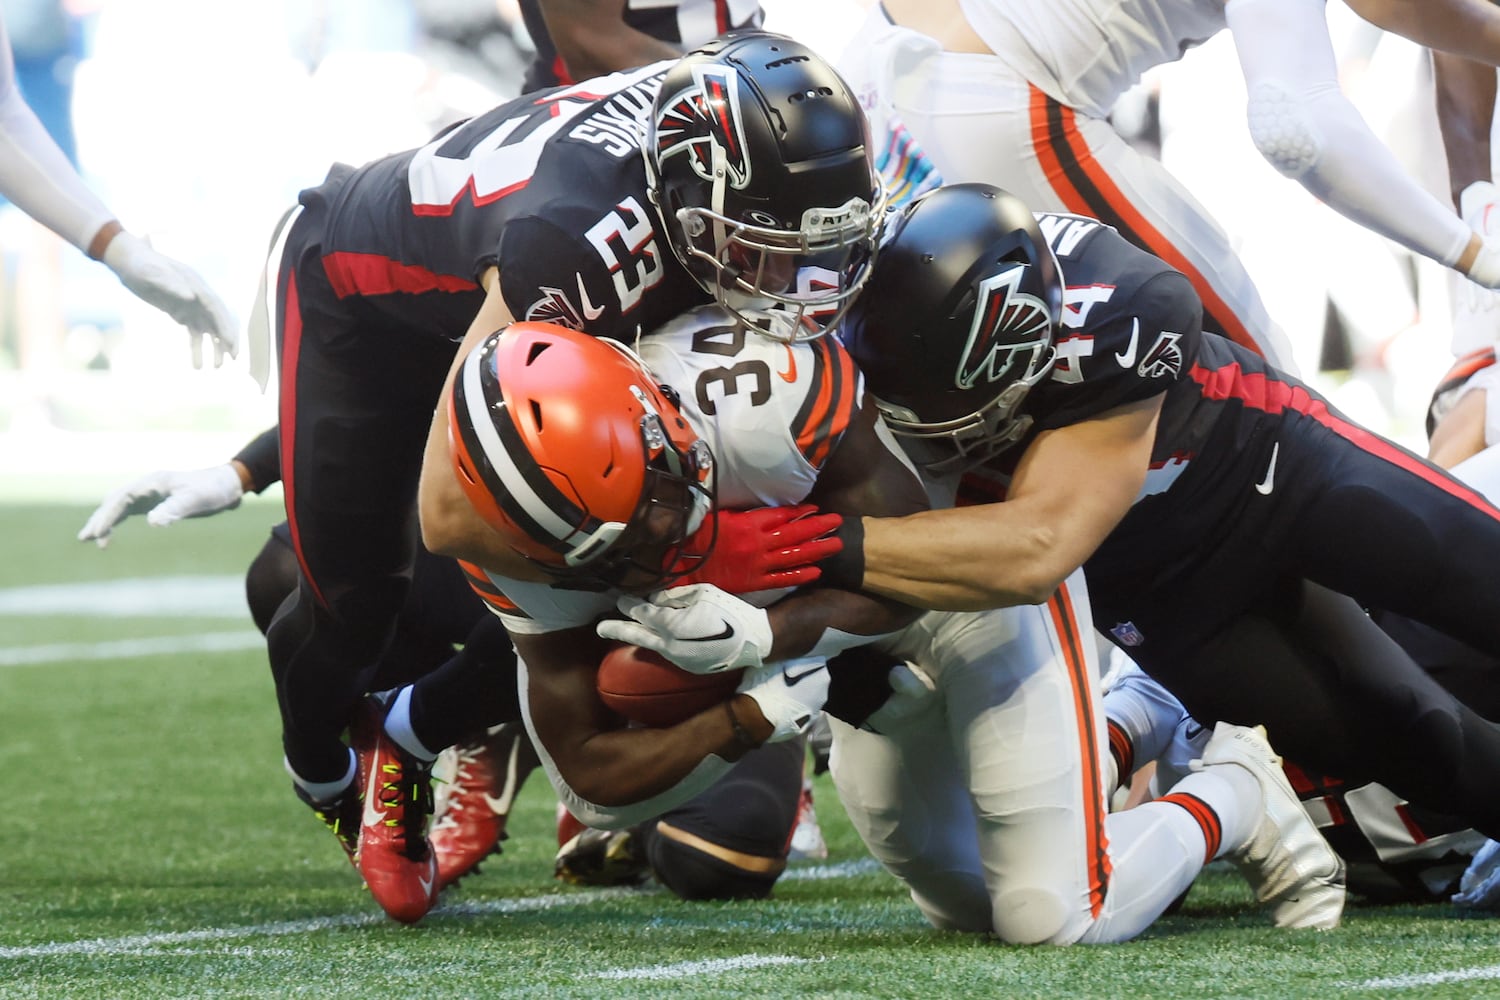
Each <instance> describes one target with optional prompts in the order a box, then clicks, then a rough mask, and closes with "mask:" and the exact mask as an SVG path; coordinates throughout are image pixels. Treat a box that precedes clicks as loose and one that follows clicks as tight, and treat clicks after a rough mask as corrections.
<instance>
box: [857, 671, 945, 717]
mask: <svg viewBox="0 0 1500 1000" xmlns="http://www.w3.org/2000/svg"><path fill="white" fill-rule="evenodd" d="M886 680H887V682H888V683H889V684H890V686H891V696H890V697H889V698H887V699H886V700H885V703H884V704H883V705H881V706H880V707H879V708H877V709H876V710H875V711H873V712H871V713H870V715H869V718H867V719H865V724H864V725H863V726H861V727H860V728H861V729H868V730H870V732H872V733H889V732H891V731H892V729H894V728H899V727H900V725H901V724H902V723H903V722H905V721H906V720H907V719H910V718H911V717H912V716H914V715H917V714H919V713H920V712H922V711H923V710H924V709H926V708H927V706H928V705H931V704H932V703H933V702H934V701H936V700H937V696H938V694H937V685H936V684H934V683H933V681H932V678H931V677H929V676H927V673H926V672H925V671H924V670H922V668H921V667H919V666H917V665H916V664H914V663H898V664H896V665H895V666H894V667H892V668H891V670H890V673H888V674H887V675H886Z"/></svg>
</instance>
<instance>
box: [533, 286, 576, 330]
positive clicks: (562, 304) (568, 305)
mask: <svg viewBox="0 0 1500 1000" xmlns="http://www.w3.org/2000/svg"><path fill="white" fill-rule="evenodd" d="M579 287H580V288H582V287H583V282H582V280H580V281H579ZM591 318H592V317H591ZM526 319H527V320H529V321H532V322H536V323H556V324H557V325H558V326H565V327H567V328H568V329H570V330H582V329H583V316H582V315H580V314H579V312H578V307H577V306H575V305H573V300H572V299H569V298H568V296H567V295H566V294H565V293H564V292H563V291H562V289H560V288H547V287H543V288H542V297H541V298H539V299H537V300H536V301H535V302H533V303H532V304H531V305H530V306H528V307H527V308H526Z"/></svg>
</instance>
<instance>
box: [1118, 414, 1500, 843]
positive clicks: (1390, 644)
mask: <svg viewBox="0 0 1500 1000" xmlns="http://www.w3.org/2000/svg"><path fill="white" fill-rule="evenodd" d="M1260 444H1261V446H1260V448H1259V449H1258V450H1259V452H1260V458H1259V460H1258V461H1254V462H1252V463H1251V468H1252V469H1253V470H1254V472H1253V473H1251V474H1249V475H1247V476H1246V479H1245V482H1244V483H1243V484H1242V487H1243V489H1242V492H1243V495H1244V496H1245V497H1246V498H1247V499H1248V502H1246V503H1244V504H1242V506H1241V507H1240V509H1239V510H1238V511H1237V517H1236V519H1235V521H1234V523H1232V524H1229V525H1226V526H1225V528H1224V529H1223V530H1224V535H1223V537H1222V538H1220V539H1219V540H1218V541H1217V543H1216V544H1213V545H1205V546H1204V547H1203V551H1202V553H1201V554H1200V555H1199V556H1198V557H1197V558H1196V559H1195V560H1194V563H1193V565H1192V568H1191V570H1190V571H1189V572H1187V573H1179V574H1177V575H1176V576H1175V577H1174V579H1173V582H1172V584H1171V585H1170V586H1167V587H1162V588H1158V589H1156V590H1154V591H1152V592H1150V593H1149V594H1145V595H1144V596H1143V595H1140V594H1129V593H1126V592H1124V591H1123V590H1122V589H1121V588H1119V587H1118V581H1113V582H1112V581H1101V585H1100V586H1098V587H1095V586H1094V583H1095V581H1094V580H1093V578H1092V577H1091V579H1090V587H1091V595H1093V596H1094V597H1095V601H1094V608H1095V614H1096V623H1098V624H1099V625H1100V627H1101V629H1102V630H1104V631H1105V632H1106V633H1107V632H1109V631H1110V628H1111V626H1112V625H1113V624H1115V623H1117V622H1119V621H1122V620H1127V619H1129V620H1132V621H1133V622H1134V624H1135V625H1136V626H1137V628H1138V629H1139V630H1140V632H1141V633H1142V634H1143V635H1144V636H1145V641H1144V642H1143V643H1142V644H1141V645H1140V646H1139V647H1137V648H1132V649H1129V650H1128V651H1129V652H1131V653H1132V655H1133V656H1135V658H1136V659H1137V662H1139V663H1140V664H1141V666H1142V667H1143V668H1144V669H1146V670H1147V671H1148V672H1149V673H1151V674H1152V675H1153V676H1154V677H1156V678H1157V679H1158V680H1160V681H1161V682H1162V683H1163V684H1164V685H1166V686H1167V687H1168V688H1169V689H1171V690H1172V692H1173V693H1174V694H1176V695H1177V696H1178V697H1179V698H1180V699H1181V700H1182V702H1183V704H1184V705H1185V706H1186V707H1187V708H1188V710H1189V711H1190V712H1191V713H1192V714H1193V715H1194V716H1195V717H1197V718H1198V719H1199V720H1200V721H1202V722H1205V723H1212V722H1213V721H1216V720H1220V719H1227V720H1229V721H1233V722H1239V723H1244V724H1254V723H1264V724H1265V726H1266V728H1267V730H1268V732H1269V734H1270V736H1271V739H1272V742H1273V744H1274V745H1275V746H1276V748H1277V750H1278V751H1279V752H1281V753H1282V754H1284V755H1285V756H1286V757H1288V758H1289V759H1292V760H1295V761H1297V762H1298V763H1299V764H1303V765H1306V766H1308V767H1311V768H1313V769H1315V770H1317V771H1321V772H1322V773H1325V774H1335V775H1338V776H1340V777H1341V778H1344V779H1345V780H1350V781H1362V780H1372V781H1378V782H1380V783H1381V784H1384V785H1386V786H1387V787H1389V788H1391V789H1392V790H1393V791H1395V792H1396V793H1397V794H1399V795H1402V796H1403V797H1405V798H1407V799H1409V800H1410V801H1412V802H1416V803H1418V804H1420V805H1422V806H1424V807H1426V808H1428V809H1432V810H1434V811H1437V812H1442V813H1448V814H1452V815H1456V816H1461V817H1464V818H1465V819H1466V820H1467V821H1468V822H1470V823H1471V824H1472V825H1473V826H1475V827H1476V828H1478V829H1479V830H1481V831H1483V832H1484V833H1485V834H1487V835H1488V836H1491V837H1496V836H1500V797H1497V796H1496V795H1495V794H1494V791H1495V789H1497V788H1500V732H1497V730H1496V728H1495V727H1494V726H1493V725H1491V724H1490V723H1489V722H1487V721H1486V720H1485V718H1484V716H1485V715H1490V716H1491V717H1496V718H1500V715H1497V714H1496V709H1497V707H1500V670H1497V669H1496V667H1497V666H1500V514H1497V512H1496V511H1495V509H1494V508H1493V507H1491V506H1490V505H1489V504H1488V503H1486V502H1484V501H1483V499H1482V498H1480V497H1479V496H1478V495H1477V494H1475V493H1474V492H1473V491H1472V490H1471V489H1469V488H1468V487H1466V486H1464V485H1463V484H1461V483H1458V482H1457V481H1456V480H1454V479H1452V477H1450V476H1448V475H1447V474H1446V473H1444V472H1442V471H1441V470H1439V469H1437V468H1436V467H1435V466H1431V465H1430V464H1428V463H1426V462H1425V461H1423V460H1422V459H1420V458H1418V457H1417V456H1414V455H1412V454H1410V453H1409V452H1406V451H1404V450H1402V449H1399V448H1397V447H1396V446H1395V445H1392V444H1390V443H1389V442H1386V441H1383V440H1381V439H1379V438H1378V437H1376V436H1375V435H1370V434H1368V433H1363V432H1360V431H1359V430H1358V429H1357V428H1353V427H1351V426H1350V425H1347V424H1344V423H1342V422H1341V421H1340V419H1339V418H1337V415H1336V414H1335V415H1332V416H1325V417H1323V418H1322V419H1314V418H1312V417H1308V416H1303V415H1293V416H1289V417H1287V418H1286V419H1285V420H1284V421H1283V422H1282V424H1281V426H1280V428H1279V429H1278V432H1277V434H1276V435H1275V438H1274V442H1273V441H1263V442H1261V443H1260ZM1273 446H1274V447H1276V448H1277V449H1278V451H1277V454H1278V461H1277V464H1276V467H1275V476H1274V481H1273V483H1272V490H1271V492H1270V493H1264V492H1263V491H1261V492H1260V494H1259V495H1257V494H1256V493H1252V492H1251V491H1252V490H1253V489H1255V484H1256V481H1257V479H1258V478H1259V477H1260V476H1261V475H1262V473H1263V472H1264V470H1266V469H1267V467H1268V463H1267V459H1268V457H1269V453H1270V452H1271V449H1272V447H1273ZM1265 475H1266V477H1267V479H1269V478H1270V476H1269V473H1268V472H1266V473H1265ZM1260 481H1261V482H1262V483H1264V482H1265V481H1266V480H1264V479H1262V480H1260ZM1231 487H1232V488H1238V487H1234V486H1233V484H1231ZM1166 527H1168V528H1169V527H1170V526H1166ZM1346 595H1347V596H1346ZM1367 608H1377V609H1381V610H1383V611H1388V612H1394V613H1396V614H1399V615H1403V616H1406V617H1408V618H1411V619H1414V620H1416V621H1418V622H1422V623H1424V624H1426V625H1428V626H1431V627H1432V628H1435V629H1438V630H1439V631H1441V632H1442V633H1444V634H1446V635H1449V636H1452V637H1455V638H1458V639H1461V640H1463V641H1465V642H1467V643H1469V644H1470V645H1472V646H1473V647H1475V648H1476V649H1477V650H1478V651H1479V652H1480V653H1481V654H1483V655H1484V656H1485V657H1487V658H1488V659H1489V662H1490V665H1489V667H1488V669H1481V670H1479V671H1477V672H1475V671H1472V670H1471V671H1470V672H1468V673H1467V674H1466V675H1465V676H1464V677H1463V678H1462V680H1461V683H1456V684H1455V687H1456V688H1457V689H1458V690H1460V691H1465V692H1469V693H1470V694H1471V696H1472V697H1473V700H1474V703H1473V704H1472V705H1471V704H1465V703H1464V702H1461V701H1460V700H1459V698H1458V697H1456V696H1455V695H1454V694H1453V693H1450V691H1449V690H1447V689H1445V688H1444V687H1443V685H1442V684H1441V683H1439V681H1438V680H1437V679H1435V678H1434V677H1433V676H1431V675H1429V674H1428V673H1427V672H1426V671H1424V670H1423V669H1422V668H1421V667H1420V666H1418V664H1417V663H1416V661H1415V660H1414V659H1413V658H1412V657H1411V656H1410V655H1409V654H1408V653H1406V652H1405V651H1404V650H1402V648H1401V647H1400V646H1399V645H1398V644H1397V643H1396V642H1395V641H1394V640H1392V639H1391V638H1390V637H1389V636H1388V635H1386V634H1385V633H1384V632H1382V631H1381V630H1380V628H1379V627H1378V626H1377V625H1375V624H1374V622H1372V621H1371V620H1370V618H1369V616H1368V615H1366V614H1365V609H1367ZM1184 612H1186V614H1185V615H1184ZM1174 616H1181V617H1179V618H1178V621H1177V622H1176V623H1175V625H1176V628H1175V629H1174V622H1173V620H1172V619H1173V617H1174ZM1204 621H1210V622H1214V623H1215V624H1214V627H1213V628H1212V629H1210V630H1207V631H1206V632H1205V631H1204V630H1203V629H1202V628H1201V625H1197V624H1196V623H1201V622H1204Z"/></svg>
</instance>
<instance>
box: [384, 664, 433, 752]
mask: <svg viewBox="0 0 1500 1000" xmlns="http://www.w3.org/2000/svg"><path fill="white" fill-rule="evenodd" d="M385 734H386V735H387V736H389V737H390V738H391V739H393V740H395V741H396V744H397V745H398V746H400V747H401V749H403V750H405V751H406V752H407V753H409V754H411V755H412V756H413V757H415V758H417V760H420V761H423V762H424V763H431V762H432V761H434V760H437V755H438V751H436V750H429V749H427V747H426V745H425V744H423V742H422V741H421V740H419V739H417V734H416V732H414V731H413V730H412V728H411V685H410V684H408V685H406V687H404V688H402V689H401V690H399V691H397V692H396V697H395V700H393V701H392V702H391V707H390V709H388V710H387V711H386V713H385Z"/></svg>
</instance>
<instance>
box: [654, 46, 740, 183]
mask: <svg viewBox="0 0 1500 1000" xmlns="http://www.w3.org/2000/svg"><path fill="white" fill-rule="evenodd" d="M714 147H718V148H719V149H721V150H723V153H724V164H725V166H726V167H727V169H728V172H729V175H728V178H727V180H728V181H729V186H730V187H732V188H735V189H740V188H743V187H744V186H745V185H746V184H748V183H750V155H749V152H748V151H747V150H746V148H745V128H744V125H743V124H742V122H741V117H740V78H739V74H737V73H736V72H735V71H734V70H732V69H729V68H727V67H723V66H699V67H695V68H694V70H693V86H691V87H689V88H687V89H686V90H683V91H682V92H681V93H679V94H677V95H676V96H675V97H673V98H672V100H671V101H669V102H667V104H666V109H665V110H664V111H662V113H661V114H660V115H659V116H658V117H657V119H656V152H657V156H658V157H659V158H660V159H662V160H665V159H667V158H668V157H671V156H676V155H677V154H679V153H685V154H686V155H687V157H688V162H689V163H690V164H691V165H692V167H693V172H694V173H696V174H697V175H698V176H699V177H702V178H703V179H704V180H712V179H713V175H714V155H713V150H714Z"/></svg>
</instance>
